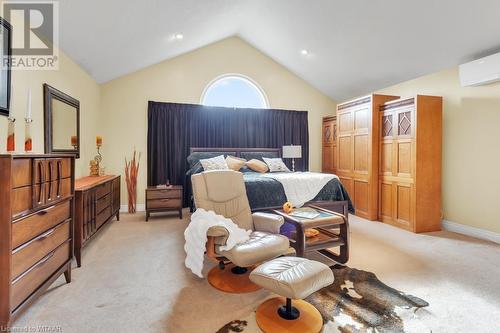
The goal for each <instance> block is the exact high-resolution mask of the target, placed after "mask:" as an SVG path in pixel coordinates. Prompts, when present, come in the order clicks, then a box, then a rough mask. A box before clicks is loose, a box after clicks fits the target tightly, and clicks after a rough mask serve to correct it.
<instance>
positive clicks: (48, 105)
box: [43, 83, 80, 158]
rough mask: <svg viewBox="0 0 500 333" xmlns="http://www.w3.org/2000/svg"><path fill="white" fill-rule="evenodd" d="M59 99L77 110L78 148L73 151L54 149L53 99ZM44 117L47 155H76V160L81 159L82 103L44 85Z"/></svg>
mask: <svg viewBox="0 0 500 333" xmlns="http://www.w3.org/2000/svg"><path fill="white" fill-rule="evenodd" d="M53 98H54V99H57V100H58V101H61V102H63V103H66V104H68V105H70V106H72V107H74V108H75V109H76V136H77V140H78V147H77V149H76V150H73V149H54V147H53V142H52V137H53V128H52V99H53ZM43 100H44V103H43V117H44V136H45V153H46V154H74V155H75V158H80V102H79V101H78V100H77V99H75V98H73V97H71V96H69V95H67V94H65V93H63V92H62V91H60V90H58V89H56V88H54V87H51V86H50V85H48V84H47V83H44V84H43Z"/></svg>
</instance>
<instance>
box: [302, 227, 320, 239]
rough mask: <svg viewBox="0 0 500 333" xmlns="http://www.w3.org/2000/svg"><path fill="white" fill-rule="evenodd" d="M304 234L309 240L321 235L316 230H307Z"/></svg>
mask: <svg viewBox="0 0 500 333" xmlns="http://www.w3.org/2000/svg"><path fill="white" fill-rule="evenodd" d="M304 234H305V235H306V237H307V238H311V237H315V236H318V235H319V231H318V230H316V229H312V228H310V229H306V230H305V231H304Z"/></svg>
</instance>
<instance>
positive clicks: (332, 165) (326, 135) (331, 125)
mask: <svg viewBox="0 0 500 333" xmlns="http://www.w3.org/2000/svg"><path fill="white" fill-rule="evenodd" d="M322 145H323V147H322V148H323V149H322V154H323V155H322V171H323V173H336V172H337V117H336V116H332V117H324V118H323V140H322Z"/></svg>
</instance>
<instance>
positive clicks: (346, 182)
mask: <svg viewBox="0 0 500 333" xmlns="http://www.w3.org/2000/svg"><path fill="white" fill-rule="evenodd" d="M339 179H340V182H341V183H342V185H343V186H344V188H345V190H346V191H347V193H348V194H349V197H350V198H351V200H354V190H353V188H354V187H353V180H352V179H351V178H347V177H341V176H339Z"/></svg>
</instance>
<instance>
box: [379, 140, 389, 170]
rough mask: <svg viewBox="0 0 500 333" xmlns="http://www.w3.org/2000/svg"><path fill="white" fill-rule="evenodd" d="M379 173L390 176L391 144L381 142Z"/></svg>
mask: <svg viewBox="0 0 500 333" xmlns="http://www.w3.org/2000/svg"><path fill="white" fill-rule="evenodd" d="M380 173H381V174H384V175H392V142H382V146H381V148H380Z"/></svg>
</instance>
